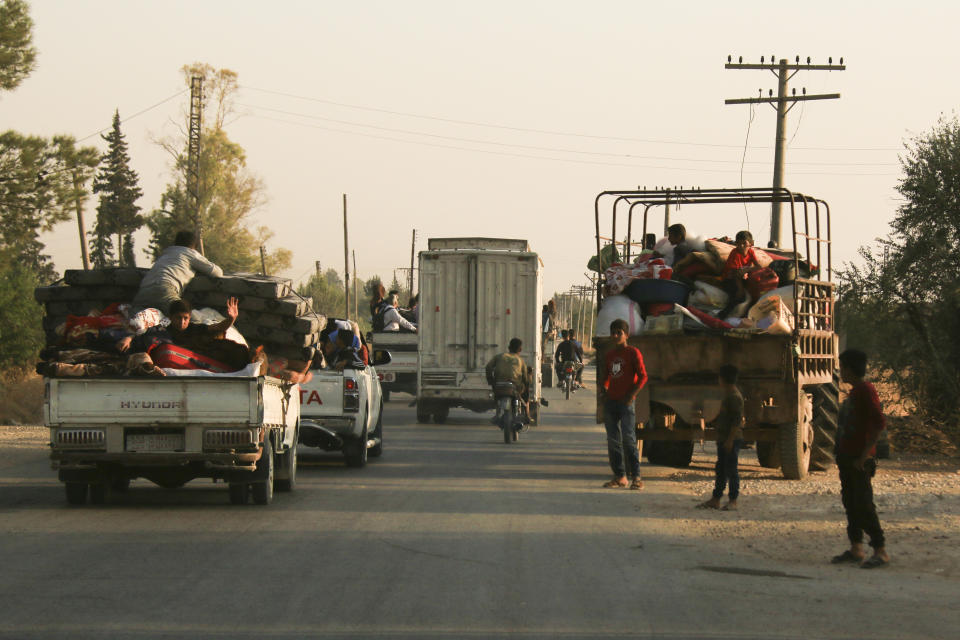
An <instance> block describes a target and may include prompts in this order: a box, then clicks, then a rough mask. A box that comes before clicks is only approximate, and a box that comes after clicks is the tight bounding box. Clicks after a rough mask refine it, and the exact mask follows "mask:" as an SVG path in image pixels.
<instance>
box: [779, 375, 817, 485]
mask: <svg viewBox="0 0 960 640" xmlns="http://www.w3.org/2000/svg"><path fill="white" fill-rule="evenodd" d="M812 414H813V404H812V402H811V401H810V398H809V396H807V394H806V393H805V392H804V391H803V390H802V389H801V390H800V396H799V398H798V399H797V420H796V421H795V422H793V423H789V422H788V423H786V424H781V425H780V427H779V429H780V433H779V434H778V435H779V438H780V439H779V443H778V444H779V445H780V446H779V449H780V468H781V470H782V471H783V477H784V478H787V479H788V480H803V479H804V478H806V477H807V472H808V471H809V469H810V453H811V450H812V448H813V425H812V424H811V422H812Z"/></svg>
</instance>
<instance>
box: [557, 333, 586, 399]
mask: <svg viewBox="0 0 960 640" xmlns="http://www.w3.org/2000/svg"><path fill="white" fill-rule="evenodd" d="M576 336H577V332H576V331H574V330H573V329H568V330H566V331H564V332H563V338H564V339H563V342H561V343H560V346H559V347H557V352H556V354H555V356H554V360H555V361H556V367H557V380H562V379H563V363H564V362H573V363H575V365H576V366H575V367H574V368H575V369H576V374H575V380H576V385H575V386H577V387H582V386H583V347H582V346H580V343H579V342H577V340H576Z"/></svg>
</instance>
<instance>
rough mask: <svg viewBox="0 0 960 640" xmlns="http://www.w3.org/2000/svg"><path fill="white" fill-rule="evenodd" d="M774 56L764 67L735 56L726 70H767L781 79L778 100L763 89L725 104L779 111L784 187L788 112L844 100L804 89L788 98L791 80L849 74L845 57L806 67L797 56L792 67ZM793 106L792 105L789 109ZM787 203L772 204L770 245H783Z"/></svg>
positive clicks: (776, 179)
mask: <svg viewBox="0 0 960 640" xmlns="http://www.w3.org/2000/svg"><path fill="white" fill-rule="evenodd" d="M774 59H775V58H774V56H770V62H769V63H767V62H765V61H764V56H760V64H751V63H744V62H743V57H742V56H741V57H740V58H739V60H738V61H737V62H733V56H727V64H726V65H724V69H752V70H767V71H770V72H772V73H773V74H774V75H775V76H777V97H775V98H774V97H773V90H772V89H771V90H769V91H768V94H767V97H766V98H764V97H763V90H762V89H761V90H760V95H759V96H758V97H756V98H733V99H728V100H725V101H724V104H761V103H765V104H769V105H770V106H772V107H774V108H775V109H776V110H777V137H776V145H775V147H774V149H775V151H774V154H773V188H774V189H782V188H783V173H784V154H785V153H786V148H787V112H788V111H790V109H792V108H793V107H794V106H795V105H796V103H797V102H803V101H806V100H836V99H837V98H839V97H840V94H839V93H822V94H817V95H809V96H808V95H807V89H806V88H804V89H803V93H802V95H799V96H798V95H797V90H796V89H794V90H793V93H792V95H789V96H788V95H787V81H788V80H790V79H791V78H792V77H793V76H795V75H796V74H797V72H798V71H845V70H846V68H847V67H846V66H844V64H843V58H840V64H833V58H827V64H811V63H810V58H809V57H808V58H807V63H806V64H800V56H797V57H796V61H795V64H789V63H788V62H787V59H786V58H782V59H781V60H780V61H779V62H774ZM788 103H789V105H790V106H787V104H788ZM782 204H783V203H781V202H779V201H774V202H773V203H772V204H771V205H770V242H771V243H772V244H773V245H774V246H776V247H779V246H780V210H781V205H782Z"/></svg>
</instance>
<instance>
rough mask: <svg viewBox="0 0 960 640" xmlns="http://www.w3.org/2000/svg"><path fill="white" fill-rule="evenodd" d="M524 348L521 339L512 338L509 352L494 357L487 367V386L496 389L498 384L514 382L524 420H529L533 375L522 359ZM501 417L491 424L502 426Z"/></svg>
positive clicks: (508, 347)
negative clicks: (521, 353)
mask: <svg viewBox="0 0 960 640" xmlns="http://www.w3.org/2000/svg"><path fill="white" fill-rule="evenodd" d="M522 348H523V341H522V340H520V338H512V339H511V340H510V344H509V345H507V352H506V353H501V354H498V355H495V356H493V358H491V359H490V362H488V363H487V366H486V375H487V384H489V385H490V386H491V387H494V386H495V385H496V384H497V383H498V382H512V383H513V388H514V390H515V392H516V394H517V395H518V396H519V398H520V406H521V408H522V412H523V417H524V420H525V421H526V420H529V417H528V416H529V415H530V413H529V410H528V407H527V403H528V402H529V399H530V385H531V384H532V383H533V375H532V374H531V372H530V367H528V366H527V363H526V362H524V361H523V358H521V357H520V350H521V349H522ZM497 418H499V416H497V415H495V416H494V417H493V419H492V420H491V422H493V424H500V423H499V421H498V420H497Z"/></svg>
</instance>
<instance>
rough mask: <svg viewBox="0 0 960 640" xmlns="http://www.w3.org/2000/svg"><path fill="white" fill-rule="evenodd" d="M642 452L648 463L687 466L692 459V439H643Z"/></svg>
mask: <svg viewBox="0 0 960 640" xmlns="http://www.w3.org/2000/svg"><path fill="white" fill-rule="evenodd" d="M643 454H644V455H645V456H646V457H647V461H648V462H649V463H650V464H659V465H663V466H665V467H681V468H683V467H689V466H690V462H691V461H692V460H693V441H692V440H644V441H643Z"/></svg>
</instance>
